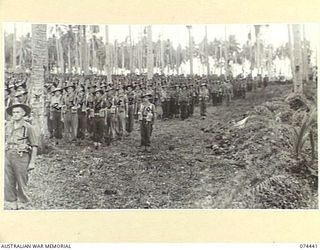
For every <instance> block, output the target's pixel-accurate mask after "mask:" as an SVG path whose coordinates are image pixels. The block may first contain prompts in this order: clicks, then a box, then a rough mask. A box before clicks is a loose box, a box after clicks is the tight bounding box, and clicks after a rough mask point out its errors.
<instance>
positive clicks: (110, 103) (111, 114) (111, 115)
mask: <svg viewBox="0 0 320 250" xmlns="http://www.w3.org/2000/svg"><path fill="white" fill-rule="evenodd" d="M105 101H106V120H105V124H106V129H105V139H106V141H107V142H108V144H110V143H111V141H112V140H113V139H114V138H115V126H116V122H115V119H116V109H117V108H116V105H115V99H114V97H113V96H112V95H111V93H108V94H107V97H106V100H105Z"/></svg>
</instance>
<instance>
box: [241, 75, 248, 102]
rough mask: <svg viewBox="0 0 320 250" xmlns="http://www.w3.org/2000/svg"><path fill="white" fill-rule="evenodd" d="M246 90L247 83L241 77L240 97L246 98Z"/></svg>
mask: <svg viewBox="0 0 320 250" xmlns="http://www.w3.org/2000/svg"><path fill="white" fill-rule="evenodd" d="M246 90H247V84H246V80H245V79H241V82H240V92H241V98H242V99H246Z"/></svg>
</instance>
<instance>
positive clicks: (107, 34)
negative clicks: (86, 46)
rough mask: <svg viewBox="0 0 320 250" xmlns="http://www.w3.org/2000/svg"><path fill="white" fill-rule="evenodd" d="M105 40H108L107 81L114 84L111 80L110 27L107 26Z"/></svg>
mask: <svg viewBox="0 0 320 250" xmlns="http://www.w3.org/2000/svg"><path fill="white" fill-rule="evenodd" d="M105 38H106V68H105V69H106V73H107V80H108V83H112V80H111V67H110V64H111V60H110V59H111V58H110V56H111V54H110V45H109V28H108V25H106V26H105Z"/></svg>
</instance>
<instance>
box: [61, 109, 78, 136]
mask: <svg viewBox="0 0 320 250" xmlns="http://www.w3.org/2000/svg"><path fill="white" fill-rule="evenodd" d="M78 125H79V121H78V114H77V113H71V111H69V110H68V111H67V112H66V114H65V117H64V132H65V133H66V135H70V137H71V139H76V138H77V133H78Z"/></svg>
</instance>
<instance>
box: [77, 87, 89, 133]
mask: <svg viewBox="0 0 320 250" xmlns="http://www.w3.org/2000/svg"><path fill="white" fill-rule="evenodd" d="M76 103H77V104H78V124H79V125H78V131H77V138H79V139H84V138H85V135H86V130H87V102H86V94H85V89H84V88H83V87H82V88H81V89H80V90H79V93H78V95H77V100H76Z"/></svg>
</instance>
